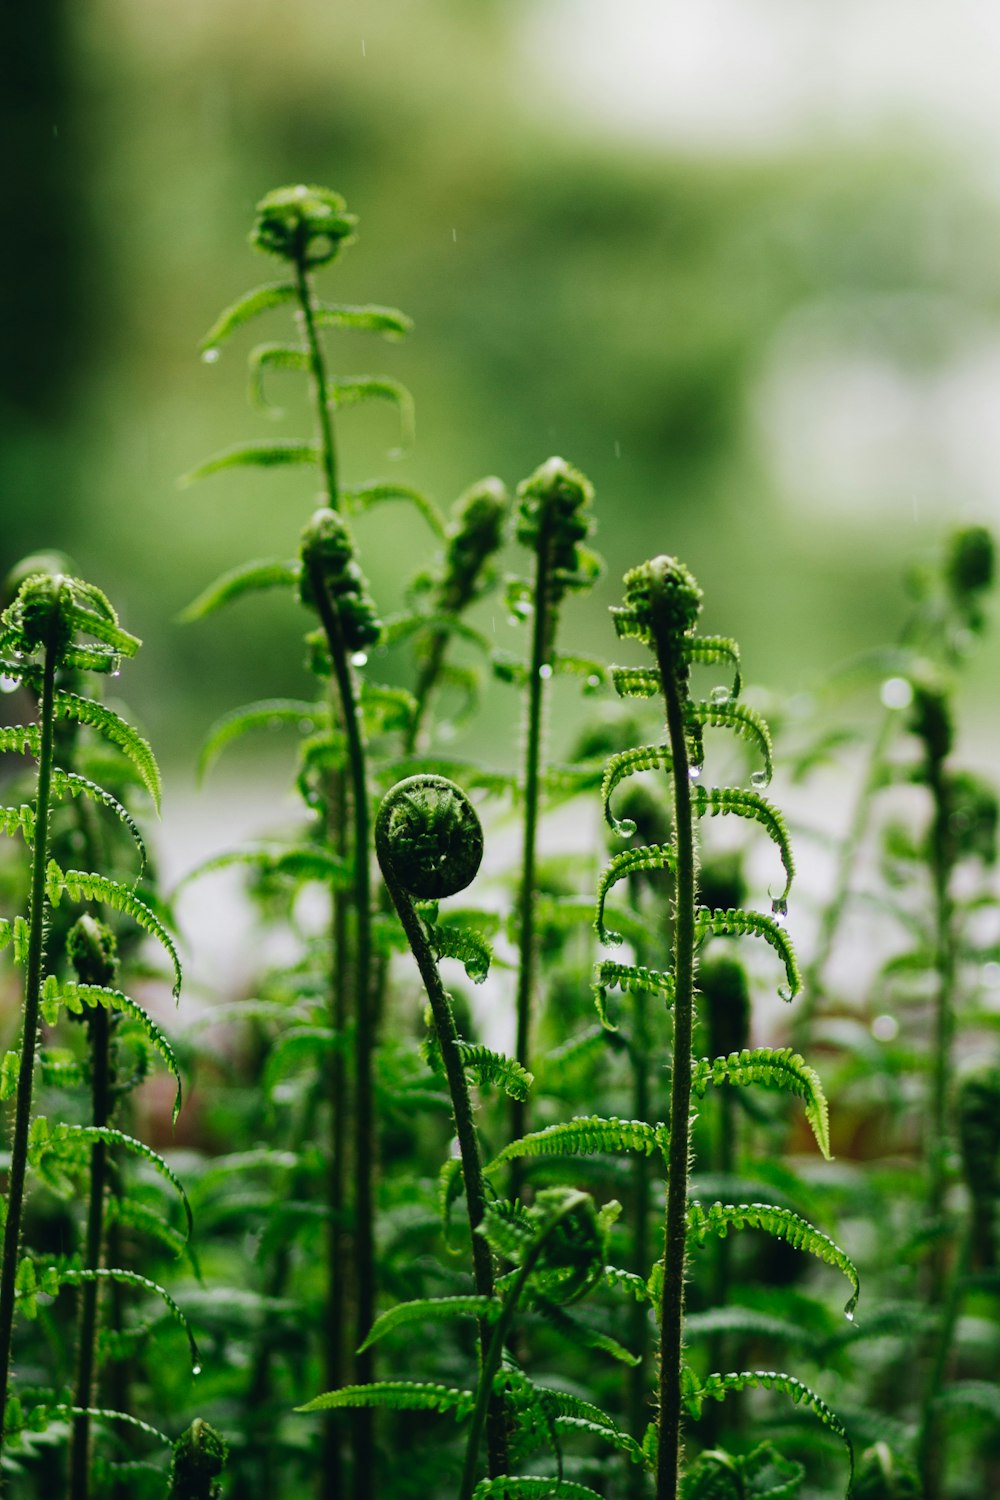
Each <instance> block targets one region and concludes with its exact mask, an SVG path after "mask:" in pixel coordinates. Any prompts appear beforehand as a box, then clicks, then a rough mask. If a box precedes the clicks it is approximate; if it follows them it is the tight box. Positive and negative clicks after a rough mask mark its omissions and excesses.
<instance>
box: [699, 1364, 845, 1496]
mask: <svg viewBox="0 0 1000 1500" xmlns="http://www.w3.org/2000/svg"><path fill="white" fill-rule="evenodd" d="M748 1389H750V1390H761V1389H763V1390H768V1391H770V1390H777V1391H783V1392H784V1393H785V1395H786V1396H790V1397H791V1399H792V1400H793V1401H794V1403H795V1404H796V1406H799V1405H802V1406H806V1407H808V1408H809V1410H810V1411H812V1412H814V1413H815V1414H816V1416H817V1417H818V1418H819V1420H820V1421H821V1422H822V1423H823V1426H824V1427H827V1428H829V1430H830V1431H831V1432H832V1433H834V1434H835V1435H836V1436H837V1437H839V1438H841V1439H842V1441H843V1443H844V1445H845V1446H846V1448H847V1452H848V1457H849V1459H850V1465H851V1480H852V1481H853V1479H854V1448H853V1446H852V1444H851V1440H850V1438H849V1437H848V1435H847V1429H846V1428H845V1427H844V1424H843V1422H841V1420H840V1418H839V1417H838V1416H837V1414H836V1413H835V1412H834V1411H832V1410H831V1409H830V1407H829V1406H827V1404H826V1402H825V1401H824V1400H823V1398H822V1397H821V1396H818V1395H817V1394H816V1392H815V1391H813V1390H810V1388H809V1386H807V1385H803V1383H802V1381H801V1380H796V1379H795V1377H794V1375H783V1374H781V1372H780V1371H777V1370H740V1371H738V1372H733V1373H732V1374H729V1375H709V1376H708V1378H707V1380H705V1381H704V1382H703V1383H701V1384H698V1383H697V1380H696V1377H692V1382H691V1384H690V1385H689V1387H688V1389H687V1390H686V1392H685V1398H686V1400H687V1402H688V1405H689V1407H690V1408H691V1412H692V1415H693V1416H694V1417H696V1418H697V1417H699V1416H700V1415H701V1408H702V1406H703V1405H704V1403H705V1401H706V1400H707V1399H708V1398H709V1397H711V1398H712V1400H714V1401H722V1400H724V1399H725V1397H726V1396H728V1395H729V1394H730V1393H731V1392H734V1391H744V1390H748ZM848 1488H850V1485H849V1486H848Z"/></svg>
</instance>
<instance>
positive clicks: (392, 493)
mask: <svg viewBox="0 0 1000 1500" xmlns="http://www.w3.org/2000/svg"><path fill="white" fill-rule="evenodd" d="M341 500H342V501H343V504H344V509H345V510H347V511H349V512H350V511H364V510H367V509H368V508H369V506H371V505H376V504H378V502H379V501H381V500H406V501H408V502H409V504H410V505H412V506H413V508H414V510H416V511H418V512H419V513H420V515H422V516H423V518H424V520H425V521H426V522H427V525H428V526H429V527H430V529H431V531H433V533H434V535H435V536H436V537H438V538H439V539H440V540H441V541H444V539H445V536H446V534H447V528H446V527H445V523H444V517H443V516H442V514H441V512H440V511H439V510H438V508H437V506H436V505H435V504H434V501H433V500H430V499H428V497H427V496H426V495H425V494H424V493H423V492H422V491H421V490H415V489H414V488H413V486H412V485H410V484H392V483H390V481H388V480H378V481H376V482H375V483H373V484H365V485H362V487H361V488H360V489H357V490H345V491H343V492H342V494H341ZM447 618H448V620H449V628H450V629H456V628H459V627H460V624H461V622H455V623H452V617H450V616H449V617H447Z"/></svg>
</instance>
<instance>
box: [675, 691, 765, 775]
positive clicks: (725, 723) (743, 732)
mask: <svg viewBox="0 0 1000 1500" xmlns="http://www.w3.org/2000/svg"><path fill="white" fill-rule="evenodd" d="M687 713H688V714H689V715H690V717H691V719H692V720H693V721H694V723H695V724H698V725H701V726H702V727H703V728H704V727H706V726H707V727H708V728H710V729H732V730H733V731H734V733H736V734H738V735H739V737H740V739H743V740H747V741H749V742H750V743H751V744H753V745H756V747H757V749H758V750H759V751H760V754H761V758H762V760H763V762H764V770H763V772H761V773H758V772H755V773H754V777H752V778H751V780H753V781H754V785H756V784H757V779H756V778H757V777H758V776H759V777H760V778H761V780H762V782H763V784H765V785H766V783H767V782H768V781H770V779H771V775H772V772H773V770H774V766H773V762H772V759H771V733H770V730H769V729H768V727H767V724H766V723H765V722H764V720H763V719H762V718H761V716H760V714H759V713H757V712H756V711H755V710H754V709H752V708H748V707H747V705H746V704H745V703H734V702H733V701H732V699H729V698H727V699H725V700H724V701H721V702H708V703H689V704H688V705H687Z"/></svg>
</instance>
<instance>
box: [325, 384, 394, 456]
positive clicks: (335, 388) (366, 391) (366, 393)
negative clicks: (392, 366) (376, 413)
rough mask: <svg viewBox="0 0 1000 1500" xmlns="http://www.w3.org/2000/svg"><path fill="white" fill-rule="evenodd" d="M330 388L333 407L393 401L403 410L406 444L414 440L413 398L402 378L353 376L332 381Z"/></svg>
mask: <svg viewBox="0 0 1000 1500" xmlns="http://www.w3.org/2000/svg"><path fill="white" fill-rule="evenodd" d="M327 389H328V391H329V395H330V404H331V406H333V407H341V406H356V405H357V404H358V402H360V401H392V402H393V403H394V404H395V405H396V407H398V409H399V421H400V428H401V431H402V440H403V443H404V445H409V444H410V443H411V442H412V441H413V430H414V414H413V397H412V396H411V395H410V393H409V391H408V390H407V389H406V386H405V385H402V384H401V383H400V381H398V380H389V379H387V378H386V377H385V376H384V375H352V376H350V377H349V378H348V379H346V380H331V381H330V382H329V385H328V387H327Z"/></svg>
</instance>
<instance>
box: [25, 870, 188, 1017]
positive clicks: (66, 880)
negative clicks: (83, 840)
mask: <svg viewBox="0 0 1000 1500" xmlns="http://www.w3.org/2000/svg"><path fill="white" fill-rule="evenodd" d="M46 889H47V891H48V895H49V900H50V901H51V903H52V905H53V906H57V905H58V904H59V900H60V897H61V895H62V892H63V891H65V892H66V894H67V895H68V896H69V898H70V900H71V901H103V902H104V903H105V904H106V905H108V906H111V907H113V908H114V910H115V911H120V912H122V913H123V914H124V915H125V916H127V917H131V918H132V920H133V922H135V923H136V925H137V926H139V927H141V928H142V930H143V932H147V933H149V935H150V937H155V938H156V939H157V941H158V942H159V943H160V945H161V946H162V947H163V949H164V950H165V952H166V953H167V956H168V957H169V959H170V962H171V964H172V965H173V970H174V983H173V990H172V992H173V995H174V998H175V999H176V998H177V996H178V995H179V994H180V989H181V965H180V959H179V958H178V956H177V949H176V948H175V947H174V944H173V940H172V939H171V937H170V934H169V932H168V931H167V929H166V928H165V927H164V925H163V923H162V922H161V921H160V919H159V918H158V917H156V916H154V914H153V913H152V912H151V911H150V909H149V907H148V906H147V905H146V903H145V902H144V901H140V899H139V897H138V896H137V895H135V893H134V892H133V891H131V890H129V888H128V886H125V885H121V884H120V883H119V882H118V881H117V880H110V879H108V877H107V876H106V875H94V874H92V873H90V872H88V871H86V870H66V871H65V872H63V871H62V870H60V868H59V866H58V865H57V864H56V862H55V860H51V859H50V860H49V866H48V871H47V873H46Z"/></svg>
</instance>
